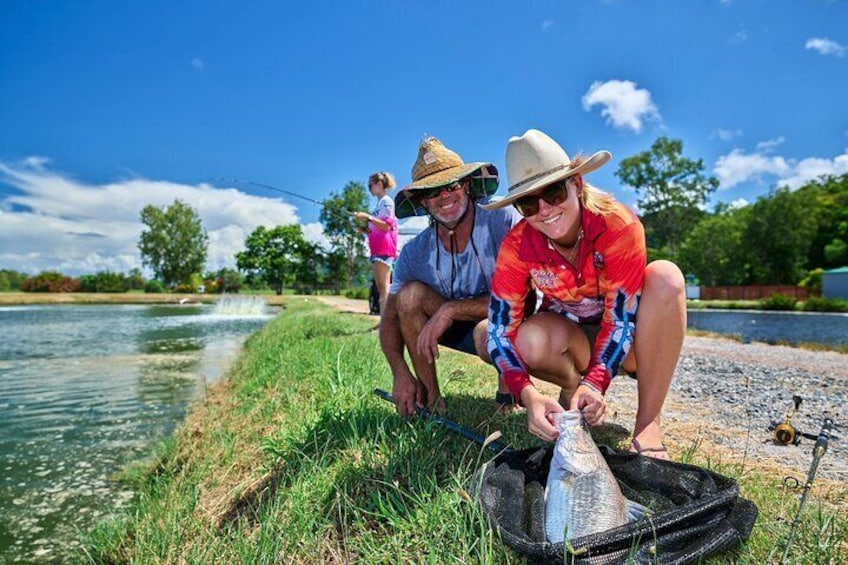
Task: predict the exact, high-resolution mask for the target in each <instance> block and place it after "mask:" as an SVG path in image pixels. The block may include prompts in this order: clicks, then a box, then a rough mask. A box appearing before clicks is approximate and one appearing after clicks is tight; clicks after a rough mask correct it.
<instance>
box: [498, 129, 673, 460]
mask: <svg viewBox="0 0 848 565" xmlns="http://www.w3.org/2000/svg"><path fill="white" fill-rule="evenodd" d="M609 159H610V154H609V153H608V152H606V151H600V152H598V153H595V154H594V155H592V156H591V157H590V158H588V159H582V158H581V159H575V160H573V161H572V160H571V159H569V157H568V155H567V154H566V152H565V151H564V150H563V149H562V148H561V147H560V146H559V145H558V144H557V143H556V142H555V141H554V140H553V139H551V138H550V137H548V136H547V135H545V134H544V133H542V132H540V131H538V130H529V131H528V132H526V133H525V134H524V135H523V136H521V137H513V138H511V139H510V141H509V146H508V147H507V154H506V168H507V177H508V180H509V184H510V188H509V192H508V194H507V196H506V198H504V199H502V200H500V201H497V202H495V203H493V204H489V205H488V206H485V208H487V209H494V208H500V207H503V206H507V205H509V204H512V205H514V206H515V208H516V209H517V210H518V211H519V213H521V215H522V216H524V217H525V219H524V220H523V221H521V222H520V223H518V224H517V225H516V226H515V227H513V228H512V230H511V231H510V233H509V234H508V235H507V237H506V239H504V241H503V244H502V245H501V249H500V252H499V253H498V261H497V266H496V268H495V274H494V278H493V280H492V300H491V304H490V309H489V342H488V349H489V353H490V355H491V356H492V361H493V362H494V364H495V366H496V367H497V368H498V371H499V373H500V374H501V376H502V377H503V379H504V380H505V382H506V384H507V386H509V388H510V392H512V394H513V395H514V396H515V397H516V398H517V399H519V400H520V401H521V403H522V404H523V405H524V406H525V407H526V408H527V412H528V420H529V422H528V424H529V429H530V432H531V433H533V434H534V435H537V436H538V437H540V438H542V439H544V440H547V441H552V440H553V439H555V438H556V435H557V431H556V429H555V427H554V426H553V424H552V422H551V418H550V416H551V414H553V413H556V412H561V411H563V406H564V407H567V408H569V409H571V410H578V409H579V410H582V411H583V414H584V416H585V417H586V419H587V421H588V422H589V423H590V424H592V425H599V424H600V423H602V422H603V419H604V413H605V410H606V403H605V400H604V394H605V393H606V390H607V387H608V386H609V384H610V381H611V380H612V377H613V376H615V374H616V373H617V372H618V369H619V367H623V368H624V369H625V370H627V371H628V372H630V373H631V374H632V375H635V373H636V369H637V366H638V393H639V407H638V411H637V414H636V424H635V427H634V431H633V441H632V445H631V450H632V451H636V452H639V453H644V454H645V455H649V456H652V457H657V458H661V459H667V458H668V454H667V452H666V449H665V446H664V445H663V443H662V432H661V430H660V412H661V410H662V405H663V402H664V401H665V396H666V393H667V392H668V388H669V385H670V384H671V379H672V376H673V374H674V369H675V367H676V365H677V360H678V358H679V356H680V351H681V348H682V345H683V336H684V334H685V331H686V300H685V290H684V289H685V283H684V279H683V275H682V273H681V272H680V269H678V268H677V266H676V265H674V264H673V263H671V262H668V261H655V262H653V263H651V264H650V265H646V249H645V235H644V230H643V228H642V224H641V222H640V221H639V219H638V218H637V217H636V215H635V214H634V213H633V212H632V211H631V210H630V209H629V208H627V207H626V206H624V205H623V204H621V203H619V202H617V201H616V200H615V199H614V198H613V197H612V196H611V195H610V194H607V193H604V192H602V191H600V190H598V189H597V188H595V187H593V186H591V185H590V184H588V183H586V182H585V181H584V179H583V175H584V174H586V173H589V172H591V171H593V170H595V169H597V168H598V167H600V166H602V165H604V164H605V163H606V162H607V161H609ZM531 293H535V294H536V304H537V307H536V308H535V312H534V313H532V314H531V315H529V316H527V313H526V312H525V303H526V301H527V298H528V295H530V294H531ZM592 340H594V343H592ZM631 346H633V347H631ZM531 374H532V375H533V376H534V377H537V378H541V379H543V380H546V381H549V382H552V383H554V384H557V385H559V386H560V387H561V388H562V393H561V395H560V401H559V402H558V401H557V400H555V399H553V398H549V397H546V396H544V395H543V394H541V393H540V392H539V391H538V390H536V388H535V387H534V386H533V384H532V382H531V381H530V375H531Z"/></svg>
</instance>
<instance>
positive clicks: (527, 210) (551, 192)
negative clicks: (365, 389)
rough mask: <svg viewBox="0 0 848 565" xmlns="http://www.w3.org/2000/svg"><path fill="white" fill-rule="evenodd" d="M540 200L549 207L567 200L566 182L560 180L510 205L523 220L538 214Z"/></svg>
mask: <svg viewBox="0 0 848 565" xmlns="http://www.w3.org/2000/svg"><path fill="white" fill-rule="evenodd" d="M540 198H541V199H542V200H544V201H545V202H547V203H548V204H550V205H551V206H556V205H557V204H562V203H563V202H565V201H566V200H568V181H564V180H560V181H557V182H555V183H552V184H549V185H548V186H546V187H545V188H544V189H542V191H541V192H537V193H536V194H531V195H529V196H522V197H521V198H519V199H518V200H516V201H515V202H513V204H512V205H513V206H515V209H516V210H518V213H519V214H521V215H522V216H524V217H525V218H529V217H530V216H535V215H536V214H538V213H539V199H540Z"/></svg>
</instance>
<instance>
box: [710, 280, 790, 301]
mask: <svg viewBox="0 0 848 565" xmlns="http://www.w3.org/2000/svg"><path fill="white" fill-rule="evenodd" d="M773 294H784V295H786V296H791V297H793V298H794V299H795V300H806V299H807V289H806V288H802V287H800V286H794V285H788V284H787V285H758V284H754V285H747V286H702V287H701V300H759V299H760V298H767V297H769V296H771V295H773Z"/></svg>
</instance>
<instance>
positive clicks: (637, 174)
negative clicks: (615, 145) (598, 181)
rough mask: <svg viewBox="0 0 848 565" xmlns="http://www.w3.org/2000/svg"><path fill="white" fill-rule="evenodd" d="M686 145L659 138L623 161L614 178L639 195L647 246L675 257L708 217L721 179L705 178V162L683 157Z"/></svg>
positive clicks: (675, 140)
mask: <svg viewBox="0 0 848 565" xmlns="http://www.w3.org/2000/svg"><path fill="white" fill-rule="evenodd" d="M682 153H683V142H682V141H680V140H679V139H668V138H667V137H660V138H658V139H657V140H656V141H654V143H653V145H651V148H650V149H649V150H647V151H643V152H641V153H638V154H636V155H634V156H632V157H628V158H627V159H624V160H623V161H622V162H621V164H620V165H619V167H618V170H617V171H616V172H615V175H616V176H617V177H618V178H619V180H621V182H622V183H624V184H626V185H627V186H630V187H633V189H635V190H636V194H637V196H638V206H639V209H640V211H641V212H642V222H643V223H644V225H645V233H646V236H647V238H648V246H649V247H653V248H656V249H663V248H667V254H669V255H671V256H672V257H674V256H675V254H676V253H677V249H678V246H679V245H680V244H681V243H682V242H683V240H684V239H685V237H686V235H687V234H688V233H689V232H690V231H691V230H692V228H694V227H695V226H696V225H697V224H698V222H699V221H700V219H701V218H702V217H703V216H704V215H705V212H704V211H703V208H704V207H705V206H706V204H707V200H708V198H709V196H710V194H711V193H712V192H714V191H715V190H716V189H717V188H718V184H719V182H718V179H716V178H714V177H707V176H704V174H703V171H704V163H703V160H701V159H697V160H693V159H687V158H686V157H683V155H682Z"/></svg>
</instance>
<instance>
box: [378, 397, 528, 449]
mask: <svg viewBox="0 0 848 565" xmlns="http://www.w3.org/2000/svg"><path fill="white" fill-rule="evenodd" d="M374 394H376V395H377V396H379V397H380V398H382V399H383V400H386V401H388V402H391V403H392V404H394V402H395V399H394V398H393V397H392V395H391V394H389V393H388V392H386V391H385V390H383V389H381V388H375V389H374ZM418 415H419V416H421V417H422V418H424V419H425V420H430V421H433V422H436V423H437V424H439V425H441V426H444V427H446V428H447V429H449V430H450V431H452V432H454V433H457V434H459V435H461V436H462V437H464V438H465V439H470V440H471V441H473V442H476V443H479V444H480V445H482V446H483V447H486V448H489V449H491V450H492V451H494V452H495V453H500V452H501V451H512V448H511V447H509V446H507V445H504V444H503V443H501V442H500V441H498V440H497V439H489V438H491V437H492V436H489V438H485V437H483V435H482V434H480V433H478V432H476V431H474V430H472V429H471V428H469V427H466V426H463V425H462V424H457V423H456V422H452V421H450V420H448V419H447V418H442V417H441V416H439V415H438V414H434V413H433V412H431V411H430V410H428V409H426V408H419V409H418ZM497 433H498V434H500V432H497ZM493 435H494V434H493Z"/></svg>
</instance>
